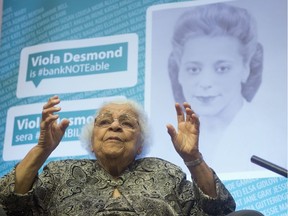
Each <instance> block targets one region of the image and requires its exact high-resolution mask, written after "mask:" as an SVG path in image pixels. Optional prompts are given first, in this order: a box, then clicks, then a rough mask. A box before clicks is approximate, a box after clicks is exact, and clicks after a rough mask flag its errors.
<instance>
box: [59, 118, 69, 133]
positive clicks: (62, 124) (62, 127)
mask: <svg viewBox="0 0 288 216" xmlns="http://www.w3.org/2000/svg"><path fill="white" fill-rule="evenodd" d="M69 124H70V121H69V120H68V119H63V120H62V121H61V122H60V125H59V128H60V130H61V131H62V132H63V133H65V131H66V129H67V127H68V126H69Z"/></svg>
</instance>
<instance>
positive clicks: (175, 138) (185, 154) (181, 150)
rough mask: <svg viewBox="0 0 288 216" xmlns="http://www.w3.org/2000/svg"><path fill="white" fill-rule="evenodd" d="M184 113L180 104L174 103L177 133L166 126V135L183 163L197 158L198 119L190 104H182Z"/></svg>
mask: <svg viewBox="0 0 288 216" xmlns="http://www.w3.org/2000/svg"><path fill="white" fill-rule="evenodd" d="M183 107H184V109H185V112H186V116H185V113H184V112H183V110H182V107H181V106H180V104H178V103H176V104H175V108H176V113H177V121H178V131H176V129H175V128H174V127H173V126H172V125H171V124H168V125H167V129H168V133H169V135H170V137H171V140H172V142H173V144H174V147H175V149H176V151H177V152H178V154H179V155H180V156H181V157H182V159H183V160H184V161H192V160H195V159H197V158H199V155H200V152H199V146H198V145H199V142H198V141H199V127H200V123H199V118H198V117H197V115H196V114H195V113H194V111H193V110H192V109H191V106H190V104H188V103H187V102H184V103H183Z"/></svg>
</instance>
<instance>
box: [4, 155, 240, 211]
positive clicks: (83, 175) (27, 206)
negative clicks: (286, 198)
mask: <svg viewBox="0 0 288 216" xmlns="http://www.w3.org/2000/svg"><path fill="white" fill-rule="evenodd" d="M14 175H15V169H14V170H13V171H12V172H10V173H8V174H7V175H5V176H4V177H3V178H1V179H0V205H1V204H2V205H3V206H4V209H5V210H6V211H7V213H8V215H17V216H20V215H45V216H46V215H55V216H62V215H67V216H68V215H69V216H73V215H83V216H89V215H99V216H102V215H143V216H145V215H147V216H148V215H149V216H153V215H155V216H156V215H161V216H170V215H173V216H175V215H183V216H186V215H195V216H196V215H197V216H198V215H201V216H202V215H217V216H220V215H226V214H228V213H230V212H232V211H234V210H235V202H234V200H233V198H232V196H231V194H230V193H229V192H228V190H227V189H226V188H225V186H224V185H223V184H222V183H221V181H220V180H219V178H218V177H217V176H216V174H214V178H215V181H216V188H217V198H211V197H209V196H207V195H205V194H204V193H203V192H202V191H201V190H200V189H199V188H198V186H197V185H196V183H194V182H191V181H188V180H186V175H185V173H183V171H182V170H181V169H180V168H179V167H177V166H176V165H174V164H172V163H170V162H168V161H165V160H162V159H159V158H142V159H138V160H136V161H134V162H133V163H132V164H131V165H130V166H129V167H128V168H127V169H126V170H125V171H124V173H123V174H122V175H121V176H120V177H119V178H117V179H115V178H113V177H112V176H111V175H109V174H108V173H107V172H106V171H105V170H104V169H103V168H102V167H101V166H100V165H99V164H98V162H97V160H62V161H54V162H50V163H48V164H47V166H45V168H44V169H43V172H42V173H41V174H40V175H39V176H37V177H36V179H35V181H34V184H33V187H32V189H31V190H30V191H29V192H28V193H27V194H24V195H21V194H16V193H14V192H13V191H14V182H15V181H14ZM116 188H117V189H118V191H119V192H120V194H121V196H119V197H117V198H113V197H112V194H113V191H114V190H115V189H116Z"/></svg>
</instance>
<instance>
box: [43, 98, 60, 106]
mask: <svg viewBox="0 0 288 216" xmlns="http://www.w3.org/2000/svg"><path fill="white" fill-rule="evenodd" d="M59 103H60V99H59V97H58V96H57V95H55V96H53V97H51V98H49V100H48V101H47V103H46V104H44V106H43V109H47V108H50V107H53V106H55V105H57V104H59Z"/></svg>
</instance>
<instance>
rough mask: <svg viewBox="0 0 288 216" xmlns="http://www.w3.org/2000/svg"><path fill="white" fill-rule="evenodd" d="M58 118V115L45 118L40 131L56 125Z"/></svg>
mask: <svg viewBox="0 0 288 216" xmlns="http://www.w3.org/2000/svg"><path fill="white" fill-rule="evenodd" d="M58 118H59V115H50V116H48V117H47V118H45V119H44V120H43V121H42V122H41V124H40V127H41V129H48V128H49V127H51V126H52V124H54V123H56V120H57V119H58Z"/></svg>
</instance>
